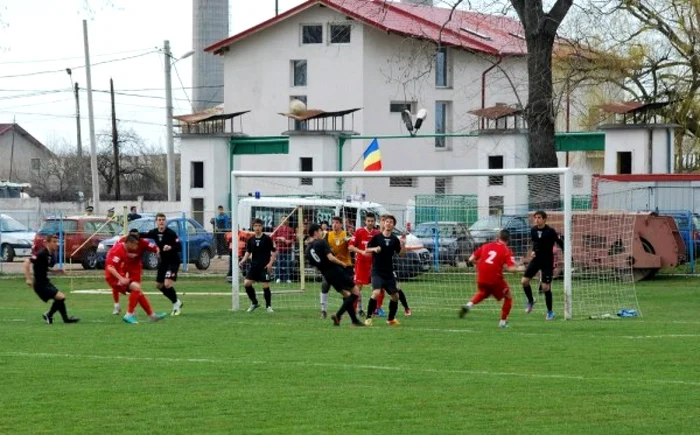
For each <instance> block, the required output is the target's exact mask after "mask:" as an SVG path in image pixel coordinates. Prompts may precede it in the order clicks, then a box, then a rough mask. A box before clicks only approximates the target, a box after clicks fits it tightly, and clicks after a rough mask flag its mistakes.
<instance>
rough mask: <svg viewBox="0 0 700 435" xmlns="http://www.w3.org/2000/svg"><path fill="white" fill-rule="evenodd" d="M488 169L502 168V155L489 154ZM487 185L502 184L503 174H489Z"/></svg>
mask: <svg viewBox="0 0 700 435" xmlns="http://www.w3.org/2000/svg"><path fill="white" fill-rule="evenodd" d="M489 169H503V156H489ZM489 186H503V176H502V175H489Z"/></svg>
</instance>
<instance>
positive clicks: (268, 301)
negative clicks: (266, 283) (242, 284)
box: [263, 287, 272, 307]
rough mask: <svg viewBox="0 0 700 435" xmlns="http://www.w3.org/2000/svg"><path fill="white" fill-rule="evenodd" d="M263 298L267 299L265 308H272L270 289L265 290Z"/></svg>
mask: <svg viewBox="0 0 700 435" xmlns="http://www.w3.org/2000/svg"><path fill="white" fill-rule="evenodd" d="M263 296H264V297H265V307H271V306H272V292H271V291H270V287H268V288H264V289H263Z"/></svg>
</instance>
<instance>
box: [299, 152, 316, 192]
mask: <svg viewBox="0 0 700 435" xmlns="http://www.w3.org/2000/svg"><path fill="white" fill-rule="evenodd" d="M299 170H300V171H302V172H313V171H314V159H313V157H300V158H299ZM301 185H302V186H313V185H314V179H313V178H302V179H301Z"/></svg>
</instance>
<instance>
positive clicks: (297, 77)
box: [292, 60, 307, 86]
mask: <svg viewBox="0 0 700 435" xmlns="http://www.w3.org/2000/svg"><path fill="white" fill-rule="evenodd" d="M306 78H307V63H306V60H293V61H292V86H306Z"/></svg>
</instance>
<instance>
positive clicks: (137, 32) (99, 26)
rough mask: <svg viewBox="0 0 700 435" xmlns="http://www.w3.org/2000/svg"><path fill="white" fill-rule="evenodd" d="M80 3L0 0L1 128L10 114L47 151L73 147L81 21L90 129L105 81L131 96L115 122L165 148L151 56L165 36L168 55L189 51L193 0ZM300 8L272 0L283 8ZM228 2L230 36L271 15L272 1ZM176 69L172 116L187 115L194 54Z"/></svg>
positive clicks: (104, 123)
mask: <svg viewBox="0 0 700 435" xmlns="http://www.w3.org/2000/svg"><path fill="white" fill-rule="evenodd" d="M85 3H86V0H0V21H2V23H3V28H0V123H11V122H12V121H13V118H16V122H17V123H18V124H20V125H21V126H22V127H23V128H25V129H26V130H27V131H29V133H30V134H32V135H33V136H35V137H36V138H37V139H39V140H40V141H42V142H43V143H45V144H47V145H49V146H51V145H53V144H55V143H57V142H60V141H61V140H64V139H65V140H68V141H70V143H71V144H75V140H74V138H75V135H76V128H75V118H74V117H75V101H74V99H73V93H72V90H71V80H70V77H69V76H68V74H67V73H66V71H65V69H66V68H72V71H73V82H76V81H77V82H78V83H79V84H80V87H81V88H83V89H85V87H86V78H85V69H84V68H83V65H84V58H83V34H82V20H83V19H88V27H89V37H90V55H91V63H92V64H93V68H92V85H93V88H94V89H95V90H96V91H103V92H95V94H94V97H93V99H94V106H95V118H96V120H95V128H96V131H97V132H98V133H99V132H100V131H104V130H107V129H110V125H111V124H110V121H109V119H110V118H109V117H110V102H109V94H108V93H106V91H108V90H109V79H110V77H111V78H113V79H114V86H115V91H116V92H118V93H126V94H133V95H134V96H127V95H117V97H116V106H117V107H116V111H117V118H118V119H119V122H120V124H121V125H123V126H125V127H127V128H133V129H134V130H135V131H136V132H137V133H138V134H140V135H141V136H143V137H144V138H145V139H146V140H148V141H149V142H151V143H153V144H155V145H159V146H162V147H163V149H164V146H165V91H164V86H165V85H164V81H165V80H164V71H163V55H162V54H159V53H158V52H157V50H158V49H159V48H162V46H163V41H164V40H166V39H168V40H170V45H171V48H172V52H173V55H174V56H175V57H179V56H181V55H182V54H185V53H187V52H188V51H190V50H191V48H192V0H90V1H89V3H90V6H91V7H92V8H93V9H92V11H86V10H85V7H84V5H85ZM300 3H302V0H279V5H280V10H281V11H285V10H287V9H289V8H292V7H294V6H296V5H298V4H300ZM2 5H4V8H2ZM105 5H106V6H105ZM229 5H230V9H231V12H230V25H229V32H230V33H231V34H235V33H238V32H240V31H242V30H245V29H247V28H249V27H251V26H253V25H255V24H257V23H259V22H261V21H264V20H266V19H269V18H271V17H272V16H273V15H274V8H275V1H274V0H229ZM129 58H131V59H129ZM120 59H122V60H120ZM98 62H105V63H103V64H101V65H98V64H97V63H98ZM175 66H176V69H177V73H179V76H180V79H181V81H180V80H179V79H178V77H177V74H176V71H175V70H173V95H174V98H175V101H174V108H175V110H174V111H175V114H178V113H180V114H181V113H190V104H189V102H188V101H187V98H188V95H189V96H190V98H191V93H192V91H191V89H183V88H189V87H191V86H192V58H189V59H183V60H182V61H180V62H178V63H177V64H176V65H175ZM46 71H53V72H48V73H42V72H46ZM36 73H41V74H36ZM30 74H33V75H30ZM11 76H15V77H11ZM80 106H81V107H80V110H81V112H82V115H83V122H82V131H83V147H84V149H89V130H88V128H89V126H88V122H87V93H86V92H81V95H80Z"/></svg>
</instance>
